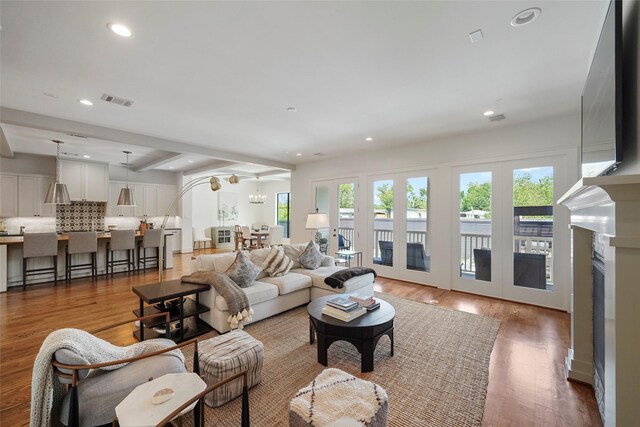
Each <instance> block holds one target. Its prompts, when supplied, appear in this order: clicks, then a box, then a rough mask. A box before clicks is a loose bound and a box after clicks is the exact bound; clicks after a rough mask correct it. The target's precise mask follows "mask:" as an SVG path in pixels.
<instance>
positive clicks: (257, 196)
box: [249, 176, 267, 205]
mask: <svg viewBox="0 0 640 427" xmlns="http://www.w3.org/2000/svg"><path fill="white" fill-rule="evenodd" d="M259 179H260V177H259V176H258V177H256V192H255V193H254V194H249V203H254V204H260V205H262V204H264V203H265V202H266V201H267V196H266V195H265V194H261V193H260V185H259V181H258V180H259Z"/></svg>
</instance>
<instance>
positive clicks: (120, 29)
mask: <svg viewBox="0 0 640 427" xmlns="http://www.w3.org/2000/svg"><path fill="white" fill-rule="evenodd" d="M107 28H109V29H110V30H111V31H113V32H114V33H116V34H117V35H119V36H121V37H131V34H132V33H131V30H130V29H128V28H127V27H125V26H124V25H122V24H107Z"/></svg>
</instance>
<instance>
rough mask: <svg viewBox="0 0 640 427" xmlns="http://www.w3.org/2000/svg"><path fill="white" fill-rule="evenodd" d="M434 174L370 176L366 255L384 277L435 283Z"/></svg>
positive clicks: (425, 172) (425, 171)
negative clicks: (433, 257)
mask: <svg viewBox="0 0 640 427" xmlns="http://www.w3.org/2000/svg"><path fill="white" fill-rule="evenodd" d="M434 175H435V174H434V171H432V170H422V171H412V172H403V173H395V174H385V175H375V176H370V177H369V179H368V183H367V189H366V198H367V203H366V205H367V225H366V227H367V228H366V233H365V235H366V236H367V244H366V246H365V248H364V249H365V251H364V253H365V255H364V256H365V259H366V262H365V264H367V265H371V266H372V267H373V268H374V269H375V270H376V272H378V274H380V275H381V276H387V277H394V278H398V279H401V280H408V281H413V282H417V283H431V282H432V277H431V273H432V244H431V236H432V233H431V231H432V230H431V228H432V227H431V225H432V224H433V223H434V221H433V215H432V214H431V212H432V209H431V207H432V206H431V201H432V200H433V198H432V197H431V187H432V186H433V176H434Z"/></svg>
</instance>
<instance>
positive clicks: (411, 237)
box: [407, 177, 431, 271]
mask: <svg viewBox="0 0 640 427" xmlns="http://www.w3.org/2000/svg"><path fill="white" fill-rule="evenodd" d="M428 195H429V178H427V177H422V178H409V179H407V269H409V270H418V271H430V270H431V251H430V250H429V246H430V245H429V243H430V242H429V233H428V231H429V230H428V221H427V216H428V211H429V209H428V207H429V204H428Z"/></svg>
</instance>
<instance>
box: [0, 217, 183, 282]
mask: <svg viewBox="0 0 640 427" xmlns="http://www.w3.org/2000/svg"><path fill="white" fill-rule="evenodd" d="M178 231H179V229H167V230H165V235H164V239H165V240H164V260H165V268H173V257H172V256H166V254H172V253H173V246H174V242H173V236H174V234H175V233H176V232H178ZM109 239H111V233H109V232H108V231H104V232H98V255H97V263H98V274H99V275H100V274H105V273H106V247H107V242H108V241H109ZM140 239H142V234H141V233H140V232H136V241H137V240H140ZM68 240H69V234H67V233H62V234H58V280H59V281H64V271H65V248H66V245H67V241H68ZM23 242H24V237H23V236H22V235H11V236H0V292H6V290H7V288H8V287H13V286H22V244H23ZM136 254H137V251H136ZM114 255H115V256H116V259H124V257H125V256H126V253H125V252H124V251H122V252H116V253H115V254H114ZM76 256H77V260H76V263H87V262H89V257H90V255H89V254H83V255H76ZM28 262H29V264H30V265H29V267H30V268H44V267H49V266H51V259H50V258H33V259H29V260H28ZM126 269H127V267H126V266H124V265H122V266H116V270H115V272H119V271H126ZM86 276H90V272H88V271H87V272H84V271H79V272H74V274H73V275H72V279H73V278H76V277H86ZM52 281H53V273H51V274H50V275H48V276H47V275H43V276H41V277H39V278H37V279H32V280H29V281H27V284H35V283H46V282H52Z"/></svg>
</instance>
